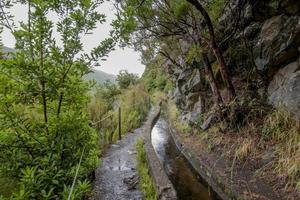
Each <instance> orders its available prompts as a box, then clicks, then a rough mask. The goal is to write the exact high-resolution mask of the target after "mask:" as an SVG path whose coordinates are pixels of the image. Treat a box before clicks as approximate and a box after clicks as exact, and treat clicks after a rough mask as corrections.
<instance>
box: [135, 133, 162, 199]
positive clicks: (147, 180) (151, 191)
mask: <svg viewBox="0 0 300 200" xmlns="http://www.w3.org/2000/svg"><path fill="white" fill-rule="evenodd" d="M136 150H137V161H138V172H139V177H140V187H141V190H142V192H143V194H144V199H145V200H156V199H157V194H156V190H155V186H154V183H153V181H152V179H151V176H150V173H149V169H148V164H147V159H146V153H145V150H144V141H143V140H142V139H140V140H138V141H137V143H136Z"/></svg>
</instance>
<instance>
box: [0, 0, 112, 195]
mask: <svg viewBox="0 0 300 200" xmlns="http://www.w3.org/2000/svg"><path fill="white" fill-rule="evenodd" d="M7 2H8V3H9V2H10V1H7ZM13 2H14V3H18V4H23V6H24V7H27V8H28V12H27V13H28V20H26V21H23V22H21V23H20V26H19V27H18V26H10V28H9V30H11V31H12V34H13V35H14V36H15V39H16V49H17V52H16V53H15V54H12V55H11V57H10V58H9V59H6V60H1V61H0V71H1V74H0V95H1V100H0V112H1V114H0V118H1V120H0V121H1V122H0V135H1V136H0V145H1V147H2V145H3V147H5V148H4V150H3V151H1V152H0V162H1V163H4V164H3V165H2V166H1V167H0V170H1V171H2V170H3V171H6V172H7V174H13V175H14V176H15V177H17V178H18V179H19V181H20V185H21V188H20V192H19V193H18V194H16V196H18V198H21V199H41V198H42V199H43V198H56V199H62V198H63V195H64V193H66V192H68V189H69V186H70V185H71V181H72V179H73V175H74V172H75V168H76V166H77V163H78V160H79V157H80V155H81V153H82V152H83V151H84V158H83V164H82V166H81V173H80V178H81V179H82V180H84V178H85V177H87V175H88V173H89V172H90V171H91V170H92V169H93V167H95V165H96V163H97V157H98V153H97V150H98V147H97V136H96V133H95V132H94V130H93V129H92V128H91V127H89V118H88V114H87V113H86V104H87V102H88V100H89V97H88V95H87V92H88V89H89V86H90V85H89V84H88V83H86V82H84V81H83V79H82V76H83V75H85V74H86V73H88V72H89V71H90V68H91V66H92V65H93V64H95V63H96V62H98V60H99V59H102V58H103V57H105V56H107V54H108V53H109V52H110V51H111V50H112V49H113V46H114V41H113V39H111V38H108V39H105V40H103V41H101V42H100V43H99V45H98V46H97V47H95V48H94V49H93V50H92V51H91V52H90V53H89V54H87V53H85V52H84V51H83V44H82V39H83V37H84V36H85V35H86V34H90V33H92V31H93V30H94V29H95V28H96V26H97V25H98V24H101V23H103V22H105V16H104V15H103V14H101V13H99V12H98V11H97V9H98V7H99V6H100V5H101V4H102V2H103V1H102V0H80V1H78V0H68V1H54V0H53V1H52V0H50V1H44V0H16V1H13ZM2 3H3V2H2ZM11 6H13V4H11V3H9V4H7V6H6V7H1V8H2V9H3V12H2V13H3V14H5V16H3V15H2V16H1V18H0V22H1V25H2V26H5V27H8V26H9V25H11V24H12V23H11V22H10V18H9V17H7V16H9V15H10V14H9V8H11ZM49 15H52V16H56V17H57V22H55V23H54V22H53V21H51V19H50V18H49ZM55 21H56V20H55ZM54 31H55V32H56V35H54V34H53V32H54ZM84 146H85V148H83V147H84ZM83 149H84V150H83ZM12 157H13V158H14V159H11V158H12ZM28 177H31V178H30V179H29V178H28ZM86 186H87V184H86V183H84V182H83V183H82V185H81V186H78V187H79V189H78V192H79V193H80V194H78V195H79V197H80V195H82V194H81V193H82V191H80V187H82V188H83V189H82V190H86V188H87V187H86ZM75 195H76V194H75Z"/></svg>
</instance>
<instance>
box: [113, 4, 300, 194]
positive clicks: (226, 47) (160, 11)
mask: <svg viewBox="0 0 300 200" xmlns="http://www.w3.org/2000/svg"><path fill="white" fill-rule="evenodd" d="M287 4H288V3H286V2H285V1H280V0H272V1H271V0H270V1H224V0H214V1H201V0H184V1H183V0H172V1H169V0H167V1H159V0H146V1H139V0H124V1H121V2H120V1H116V7H118V9H119V11H120V12H119V15H118V19H117V20H115V21H114V26H115V32H116V34H117V35H118V36H119V37H120V38H121V40H122V42H123V43H124V44H129V45H132V46H134V47H135V48H136V49H138V50H139V51H140V52H141V53H142V61H143V63H144V64H145V65H146V66H147V67H146V71H145V73H144V77H143V78H144V84H145V85H146V88H147V90H148V91H150V92H151V91H154V92H155V91H156V90H159V91H170V89H172V88H173V91H172V93H169V94H168V95H167V97H169V101H168V106H167V107H166V109H167V112H168V116H169V117H170V119H171V121H172V124H173V125H174V126H175V127H176V128H177V129H178V130H179V131H180V132H184V133H187V132H188V133H194V135H196V136H195V137H196V138H199V137H197V135H198V136H200V138H201V139H202V140H203V141H202V142H203V143H204V144H203V146H205V149H209V150H213V149H216V148H217V149H218V148H219V150H220V151H222V152H224V154H226V156H228V159H230V160H232V162H233V163H235V162H236V160H237V162H239V161H240V162H242V163H243V162H246V161H247V160H248V161H249V160H251V159H253V160H258V159H261V160H263V159H264V156H265V157H267V156H268V155H269V154H268V153H269V152H270V150H269V149H272V155H273V156H274V157H272V159H271V161H270V163H269V164H268V165H267V166H265V167H262V169H257V173H258V174H261V175H264V176H266V177H267V178H266V179H270V178H271V177H272V178H275V177H276V178H275V179H276V180H274V179H273V182H280V184H282V185H284V186H282V188H290V190H285V189H283V190H282V191H285V192H290V191H296V192H297V191H300V189H299V185H300V173H299V169H300V163H299V159H297V157H298V158H299V150H300V148H299V143H300V138H299V119H298V118H297V114H296V115H295V113H294V114H293V112H292V113H291V112H287V111H286V109H287V107H285V106H282V107H281V108H278V107H280V106H278V105H277V108H272V106H270V105H269V102H268V99H267V96H268V95H269V94H268V91H267V90H268V85H269V84H270V80H272V78H273V76H274V73H275V72H276V71H278V68H280V67H285V65H284V64H286V63H288V62H290V61H295V60H296V62H297V59H298V58H299V52H298V53H297V54H295V56H294V57H293V58H291V57H292V56H293V55H292V54H291V53H290V51H288V50H287V52H286V54H284V55H286V57H285V58H283V57H281V58H282V60H280V62H282V61H284V62H285V63H282V65H281V66H279V64H278V62H277V63H276V62H275V61H276V59H277V58H276V56H275V57H274V58H273V59H274V62H273V63H272V62H270V66H268V67H269V68H267V69H259V67H258V64H260V63H258V60H260V59H261V57H263V55H262V54H264V53H265V52H267V51H270V49H272V50H273V48H275V49H276V48H277V47H275V46H274V45H275V44H276V45H277V43H279V44H280V42H278V41H279V40H278V38H280V37H281V38H282V35H284V33H283V34H282V35H281V32H280V31H282V30H277V29H276V28H277V27H275V28H273V26H275V25H274V23H273V24H272V26H271V25H270V24H271V23H270V21H271V20H270V21H268V19H272V20H275V19H278V18H279V17H278V15H280V14H284V15H285V14H287V13H288V14H287V15H295V16H294V17H295V18H297V17H298V16H299V10H298V12H296V11H294V12H293V14H291V12H288V11H286V10H284V9H283V8H282V7H281V8H280V6H283V5H287ZM292 4H293V3H292ZM247 6H248V7H247ZM251 6H252V7H253V8H255V9H256V10H255V9H254V10H251V13H250V14H249V13H248V11H249V10H248V8H252V7H251ZM276 6H277V7H276ZM297 6H298V5H297ZM264 8H268V10H265V11H263V12H265V13H263V14H262V13H260V11H261V10H263V9H264ZM297 8H298V7H297ZM272 9H273V10H272ZM276 9H277V10H276ZM271 11H272V12H271ZM247 14H249V15H247ZM249 16H250V17H249ZM296 16H297V17H296ZM247 17H248V18H247ZM251 17H252V18H251ZM272 17H273V18H272ZM297 19H299V18H297ZM226 20H227V21H226ZM251 20H253V21H254V22H253V23H251V22H252V21H251ZM263 23H265V26H263V27H262V25H261V24H263ZM251 25H252V26H251ZM254 25H257V26H258V27H259V28H258V29H251V28H253V27H254ZM267 25H269V26H270V27H269V29H267V31H266V33H265V35H264V36H265V37H267V36H268V34H271V33H272V34H274V35H275V33H274V32H275V31H279V32H276V33H277V34H278V35H279V36H278V38H276V39H274V40H273V41H272V43H268V44H266V45H269V46H267V47H265V46H264V48H266V50H261V51H260V50H259V48H263V47H262V46H258V47H256V46H255V45H258V44H261V43H260V42H261V41H264V39H265V38H263V37H262V36H260V35H259V31H260V30H262V29H264V28H266V27H267ZM247 26H248V27H247ZM261 27H262V29H261ZM248 28H249V29H248ZM247 31H248V32H247ZM255 31H256V32H255ZM262 31H263V30H262ZM272 31H273V32H272ZM246 32H247V33H246ZM270 32H271V33H270ZM290 32H291V34H292V32H293V31H290ZM297 33H298V32H297ZM247 34H248V35H247ZM261 35H263V34H261ZM266 35H267V36H266ZM296 38H298V39H297V41H298V40H299V34H298V37H296ZM266 41H267V40H266ZM288 41H291V40H288ZM276 42H277V43H276ZM297 44H298V43H297ZM297 44H296V42H294V43H293V45H296V46H297ZM279 46H280V45H278V49H280V48H279ZM281 47H282V46H281ZM255 48H256V49H255ZM281 49H282V48H281ZM281 49H280V50H281ZM276 50H277V49H276ZM278 51H279V50H278ZM270 52H271V51H270ZM276 55H277V54H276ZM255 56H256V57H255ZM287 57H289V59H287ZM298 63H299V62H298ZM298 69H299V64H298ZM195 74H196V75H195ZM195 77H196V78H195ZM197 77H199V79H197ZM293 80H295V79H293ZM298 82H299V80H298ZM298 85H299V83H298ZM294 87H297V86H294ZM290 88H291V87H290ZM296 92H297V91H294V93H296ZM294 98H295V99H293V100H292V101H293V102H299V100H298V99H297V100H296V98H297V97H295V96H294ZM197 106H198V107H197ZM290 107H291V106H290ZM296 107H297V105H296ZM289 109H290V111H291V110H292V111H293V107H291V108H289ZM195 110H196V111H195ZM298 116H299V115H298ZM233 133H235V134H233ZM226 134H229V135H230V136H227V135H226ZM232 138H235V140H238V141H241V142H239V143H238V144H237V143H235V142H233V141H234V140H232ZM258 141H259V142H258ZM200 145H201V144H199V146H200ZM241 165H243V164H241ZM250 165H252V164H250ZM255 173H256V172H255ZM274 174H276V175H275V176H274ZM282 180H283V181H282ZM278 184H279V183H278ZM275 187H276V188H277V186H276V184H275V186H274V188H275Z"/></svg>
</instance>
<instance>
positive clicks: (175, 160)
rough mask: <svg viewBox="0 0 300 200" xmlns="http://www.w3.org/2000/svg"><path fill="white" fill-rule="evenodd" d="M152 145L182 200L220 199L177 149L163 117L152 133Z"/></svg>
mask: <svg viewBox="0 0 300 200" xmlns="http://www.w3.org/2000/svg"><path fill="white" fill-rule="evenodd" d="M151 140H152V141H151V142H152V145H153V147H154V149H155V151H156V153H157V155H158V157H159V159H160V161H161V162H162V164H163V166H164V169H165V171H166V173H167V175H168V176H169V179H170V180H171V182H172V184H173V185H174V187H175V189H176V192H177V197H178V199H180V200H217V199H220V198H219V197H217V195H216V194H215V193H214V192H213V191H211V189H210V187H209V186H208V185H207V184H206V183H203V181H202V180H201V179H200V178H199V175H197V174H196V173H195V171H194V170H193V169H192V167H191V166H190V164H189V163H188V162H187V160H186V159H185V157H184V156H183V155H182V154H181V153H180V151H179V150H178V149H177V147H176V144H175V143H174V141H173V139H172V136H171V134H170V129H169V125H168V123H167V121H166V120H165V119H164V117H163V116H161V117H160V118H159V119H158V121H157V122H156V124H155V125H154V127H153V129H152V131H151Z"/></svg>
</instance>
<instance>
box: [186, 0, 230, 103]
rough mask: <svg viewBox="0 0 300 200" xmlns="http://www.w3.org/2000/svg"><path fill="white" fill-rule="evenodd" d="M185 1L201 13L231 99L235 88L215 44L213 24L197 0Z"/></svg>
mask: <svg viewBox="0 0 300 200" xmlns="http://www.w3.org/2000/svg"><path fill="white" fill-rule="evenodd" d="M186 1H187V2H189V3H190V4H192V5H193V6H194V7H195V8H196V9H197V10H198V11H199V12H200V13H201V15H202V16H203V18H204V21H205V23H206V25H207V28H208V32H209V35H210V45H211V48H212V49H213V51H214V54H215V56H216V58H217V60H218V63H219V67H220V72H221V74H222V78H223V80H224V82H225V84H226V87H227V90H228V95H229V98H230V99H231V100H232V99H233V98H235V97H236V93H235V90H234V87H233V84H232V81H231V78H230V75H229V70H228V68H227V66H226V63H225V59H224V57H223V55H222V52H221V50H220V48H219V46H218V45H217V42H216V37H215V32H214V28H213V24H212V22H211V19H210V17H209V15H208V13H207V11H206V10H205V9H204V7H203V6H202V5H201V4H200V3H199V1H198V0H186Z"/></svg>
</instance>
